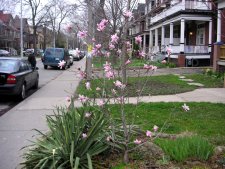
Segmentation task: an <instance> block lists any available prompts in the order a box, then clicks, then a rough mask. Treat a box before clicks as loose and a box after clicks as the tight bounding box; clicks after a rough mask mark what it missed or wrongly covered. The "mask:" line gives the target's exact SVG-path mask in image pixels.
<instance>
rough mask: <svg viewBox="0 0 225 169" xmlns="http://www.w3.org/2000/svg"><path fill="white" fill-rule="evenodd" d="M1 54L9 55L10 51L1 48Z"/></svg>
mask: <svg viewBox="0 0 225 169" xmlns="http://www.w3.org/2000/svg"><path fill="white" fill-rule="evenodd" d="M0 56H9V52H8V51H7V50H2V49H0Z"/></svg>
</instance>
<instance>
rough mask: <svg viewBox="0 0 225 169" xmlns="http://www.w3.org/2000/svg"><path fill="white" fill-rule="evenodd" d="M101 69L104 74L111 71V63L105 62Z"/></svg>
mask: <svg viewBox="0 0 225 169" xmlns="http://www.w3.org/2000/svg"><path fill="white" fill-rule="evenodd" d="M103 68H104V69H105V72H108V71H111V70H112V68H111V63H109V62H107V61H106V62H105V64H103Z"/></svg>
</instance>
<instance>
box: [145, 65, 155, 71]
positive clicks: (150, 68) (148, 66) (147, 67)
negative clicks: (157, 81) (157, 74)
mask: <svg viewBox="0 0 225 169" xmlns="http://www.w3.org/2000/svg"><path fill="white" fill-rule="evenodd" d="M144 69H147V70H153V71H155V70H156V69H157V66H153V65H148V64H144Z"/></svg>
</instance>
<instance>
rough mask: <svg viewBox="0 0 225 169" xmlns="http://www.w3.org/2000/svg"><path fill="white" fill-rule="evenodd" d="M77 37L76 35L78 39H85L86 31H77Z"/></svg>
mask: <svg viewBox="0 0 225 169" xmlns="http://www.w3.org/2000/svg"><path fill="white" fill-rule="evenodd" d="M77 35H78V37H79V38H82V39H83V38H86V37H87V31H79V32H78V34H77Z"/></svg>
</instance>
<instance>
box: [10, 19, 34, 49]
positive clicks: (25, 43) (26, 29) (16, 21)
mask: <svg viewBox="0 0 225 169" xmlns="http://www.w3.org/2000/svg"><path fill="white" fill-rule="evenodd" d="M20 22H21V20H20V18H19V16H18V15H16V16H15V18H14V25H15V28H16V29H17V30H18V31H19V32H20ZM22 22H23V48H24V49H27V48H30V44H29V41H30V30H29V24H28V21H27V18H23V19H22ZM18 46H20V39H19V42H18Z"/></svg>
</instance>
